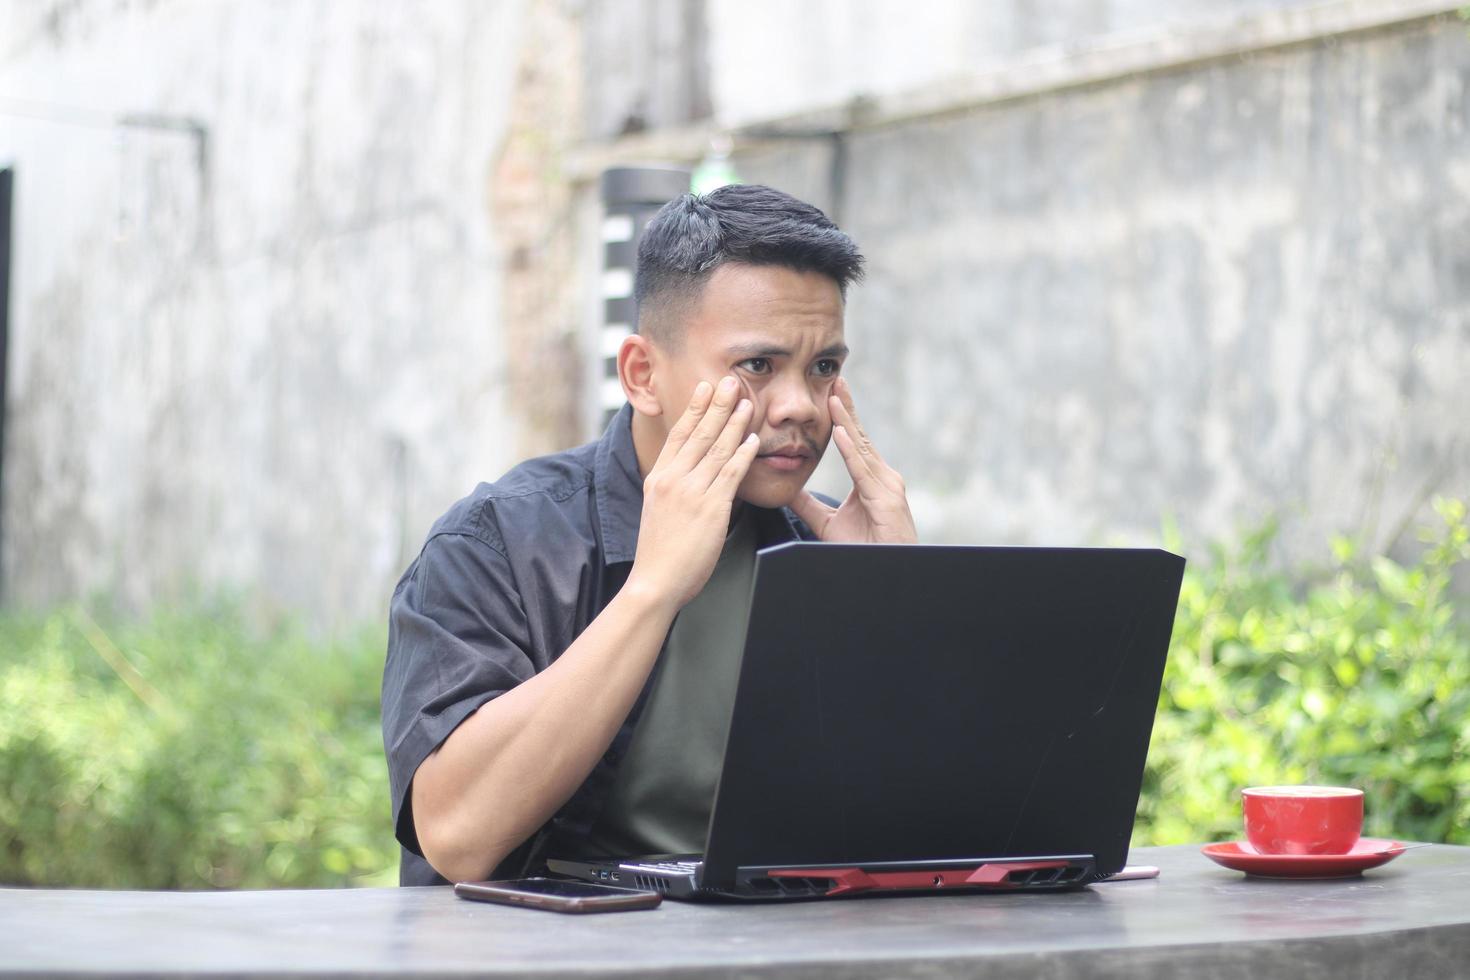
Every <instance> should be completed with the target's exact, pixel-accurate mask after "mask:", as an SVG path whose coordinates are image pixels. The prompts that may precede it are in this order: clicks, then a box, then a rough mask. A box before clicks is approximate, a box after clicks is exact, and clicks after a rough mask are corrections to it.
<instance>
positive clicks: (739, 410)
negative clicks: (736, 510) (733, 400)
mask: <svg viewBox="0 0 1470 980" xmlns="http://www.w3.org/2000/svg"><path fill="white" fill-rule="evenodd" d="M751 411H752V405H751V403H750V400H749V399H748V398H742V399H740V402H739V403H738V404H737V405H736V406H735V411H733V412H731V413H730V418H729V419H728V420H727V421H726V422H725V428H724V429H722V430H721V431H720V434H719V436H718V437H716V439H715V441H714V442H712V443H710V447H709V449H708V450H707V451H706V452H705V454H704V459H702V460H700V461H699V463H698V464H697V465H696V466H695V467H694V469H693V470H692V471H691V472H690V474H689V475H690V477H691V478H692V479H693V480H694V481H695V484H696V485H697V486H701V487H705V488H708V487H709V485H710V484H711V483H713V482H714V481H715V477H717V476H719V474H720V470H721V469H723V468H724V466H725V463H727V462H729V460H730V457H731V456H734V455H735V450H737V449H739V448H740V445H741V441H742V440H743V438H744V436H745V427H746V426H747V425H749V424H750V413H751ZM751 435H755V433H751ZM757 442H759V440H757Z"/></svg>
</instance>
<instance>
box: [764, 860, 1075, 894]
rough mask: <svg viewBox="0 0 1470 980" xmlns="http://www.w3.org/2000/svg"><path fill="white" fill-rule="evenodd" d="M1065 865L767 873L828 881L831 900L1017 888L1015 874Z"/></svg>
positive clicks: (1024, 863) (1034, 863) (999, 864)
mask: <svg viewBox="0 0 1470 980" xmlns="http://www.w3.org/2000/svg"><path fill="white" fill-rule="evenodd" d="M1067 866H1068V863H1067V862H1066V861H1009V862H1007V861H997V862H994V863H988V864H982V865H980V866H979V867H976V868H947V869H944V870H941V871H873V872H867V871H864V870H863V869H862V868H778V869H776V870H774V871H767V872H766V877H768V878H827V879H829V880H830V881H831V882H832V883H833V885H834V886H835V887H834V888H831V889H829V890H828V891H827V893H826V894H827V895H828V896H833V895H845V894H848V893H850V892H861V891H871V890H874V889H884V890H891V889H897V888H961V887H966V886H969V887H974V886H975V885H984V886H987V887H990V888H1014V887H1017V886H1015V885H1011V884H1010V883H1009V882H1007V881H1006V876H1007V875H1009V874H1010V873H1011V872H1012V871H1045V870H1049V869H1051V868H1065V867H1067Z"/></svg>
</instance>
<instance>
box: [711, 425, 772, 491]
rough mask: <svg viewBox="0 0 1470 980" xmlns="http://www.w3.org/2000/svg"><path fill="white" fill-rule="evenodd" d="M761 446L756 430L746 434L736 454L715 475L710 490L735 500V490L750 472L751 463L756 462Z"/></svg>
mask: <svg viewBox="0 0 1470 980" xmlns="http://www.w3.org/2000/svg"><path fill="white" fill-rule="evenodd" d="M760 448H761V441H760V438H759V437H758V436H757V435H756V434H755V433H754V432H752V433H751V434H750V435H748V436H746V437H745V441H744V442H742V443H741V444H740V448H739V449H737V450H735V455H733V456H731V457H730V458H729V459H728V460H726V461H725V465H724V466H722V467H720V473H719V475H718V476H716V477H715V482H713V483H711V484H710V491H711V492H716V491H717V492H718V493H719V494H720V496H721V497H724V498H726V499H729V500H734V499H735V491H736V490H738V489H739V488H740V481H741V480H743V479H745V474H747V473H749V472H750V464H751V463H754V462H755V456H756V453H758V452H760Z"/></svg>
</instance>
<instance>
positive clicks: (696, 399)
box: [653, 381, 715, 467]
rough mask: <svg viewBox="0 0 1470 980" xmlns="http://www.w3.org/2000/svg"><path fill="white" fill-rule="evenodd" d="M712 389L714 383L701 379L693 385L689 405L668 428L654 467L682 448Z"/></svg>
mask: <svg viewBox="0 0 1470 980" xmlns="http://www.w3.org/2000/svg"><path fill="white" fill-rule="evenodd" d="M714 390H715V389H714V385H712V384H710V383H709V382H708V381H701V382H700V383H699V384H697V385H695V386H694V394H692V395H691V396H689V407H688V408H686V409H684V414H683V415H680V416H679V421H677V422H675V423H674V427H673V428H672V429H670V430H669V435H668V438H667V439H665V440H664V445H663V449H661V450H659V454H658V459H657V460H656V461H655V462H654V464H653V465H654V466H655V467H657V466H660V465H662V464H663V463H665V462H667V461H668V460H670V459H673V458H674V456H675V455H677V454H678V452H679V450H681V449H683V448H684V443H685V442H687V441H688V440H689V434H690V433H691V432H693V431H694V427H695V425H697V424H698V423H699V420H700V419H702V418H704V413H705V411H706V410H707V409H708V408H709V403H710V397H711V395H713V393H714Z"/></svg>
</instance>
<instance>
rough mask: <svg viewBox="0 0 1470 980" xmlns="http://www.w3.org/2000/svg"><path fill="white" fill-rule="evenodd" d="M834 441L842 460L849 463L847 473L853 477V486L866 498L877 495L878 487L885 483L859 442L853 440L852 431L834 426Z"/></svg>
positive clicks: (841, 426) (844, 427) (840, 426)
mask: <svg viewBox="0 0 1470 980" xmlns="http://www.w3.org/2000/svg"><path fill="white" fill-rule="evenodd" d="M832 441H833V442H835V443H836V444H837V451H838V452H839V453H841V454H842V461H843V462H844V463H846V464H847V473H848V475H849V476H851V477H852V485H853V488H854V489H856V490H857V491H858V492H859V493H860V494H861V495H862V496H863V498H864V499H868V498H871V497H873V496H874V495H876V494H877V493H878V488H879V487H881V486H882V485H883V484H882V483H881V482H880V481H879V480H878V477H877V475H876V474H875V473H874V472H873V467H872V462H871V460H870V459H869V458H868V457H867V456H866V455H864V454H863V452H862V451H861V450H859V449H858V446H857V443H856V442H855V441H853V438H852V433H850V432H848V431H847V427H846V426H843V425H836V426H833V427H832Z"/></svg>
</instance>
